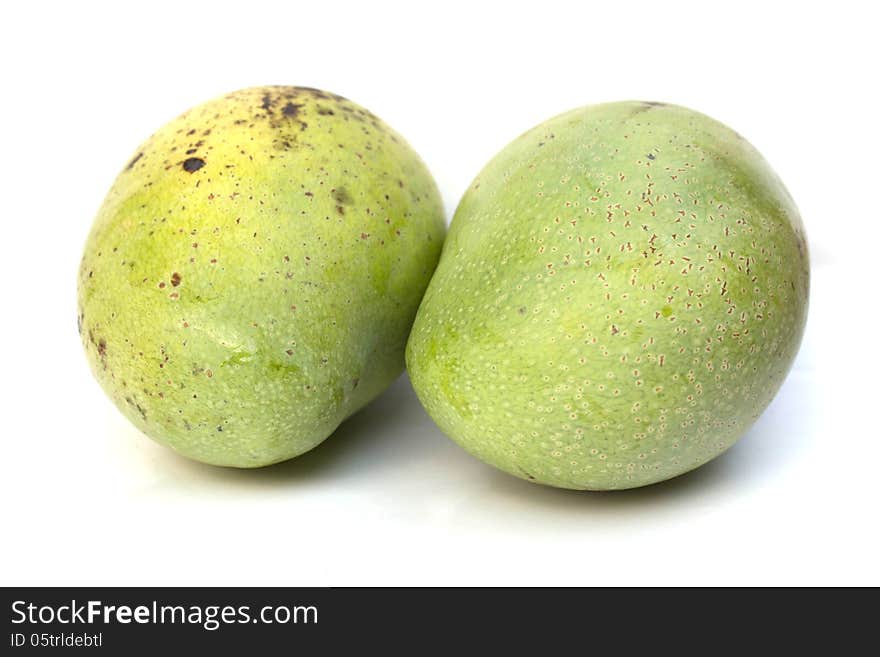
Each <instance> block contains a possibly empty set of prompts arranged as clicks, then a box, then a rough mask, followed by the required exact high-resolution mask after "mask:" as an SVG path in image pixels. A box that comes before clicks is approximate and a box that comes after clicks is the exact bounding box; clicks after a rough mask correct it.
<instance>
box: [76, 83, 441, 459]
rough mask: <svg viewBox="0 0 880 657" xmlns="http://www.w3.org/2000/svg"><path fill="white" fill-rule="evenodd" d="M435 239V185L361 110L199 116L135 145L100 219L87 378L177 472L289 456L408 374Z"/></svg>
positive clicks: (435, 254)
mask: <svg viewBox="0 0 880 657" xmlns="http://www.w3.org/2000/svg"><path fill="white" fill-rule="evenodd" d="M444 233H445V223H444V217H443V209H442V204H441V200H440V196H439V193H438V190H437V187H436V184H435V183H434V180H433V178H432V177H431V174H430V172H429V171H428V170H427V168H426V167H425V165H424V163H423V162H422V161H421V160H420V159H419V157H418V155H417V154H416V153H415V152H414V151H413V149H412V148H411V147H410V146H409V145H408V144H407V143H406V141H405V140H404V139H403V137H401V136H400V135H399V134H397V133H396V132H394V130H392V129H391V128H390V127H389V126H388V125H386V124H385V123H383V122H382V121H381V120H380V119H379V118H377V117H376V116H375V115H373V114H372V113H371V112H369V111H368V110H366V109H364V108H363V107H360V106H359V105H357V104H355V103H353V102H351V101H349V100H347V99H345V98H343V97H341V96H338V95H336V94H332V93H329V92H325V91H321V90H318V89H310V88H304V87H289V86H272V87H257V88H251V89H244V90H241V91H237V92H234V93H231V94H228V95H225V96H223V97H220V98H217V99H214V100H211V101H209V102H207V103H204V104H202V105H199V106H197V107H195V108H193V109H191V110H189V111H188V112H186V113H184V114H183V115H181V116H179V117H178V118H176V119H174V120H173V121H171V122H170V123H168V124H167V125H165V126H164V127H162V128H161V129H160V130H159V131H158V132H156V133H155V134H154V135H153V136H152V137H150V138H149V139H148V140H147V141H146V142H145V143H144V144H142V145H141V146H140V147H139V148H138V149H137V150H136V151H135V152H134V154H132V156H131V157H130V158H129V160H128V161H127V163H126V164H125V166H124V168H123V170H122V171H121V173H120V174H119V176H118V178H117V179H116V181H115V182H114V184H113V186H112V188H111V189H110V191H109V193H108V194H107V197H106V199H105V201H104V203H103V205H102V207H101V208H100V211H99V212H98V215H97V218H96V219H95V221H94V225H93V226H92V229H91V233H90V234H89V236H88V240H87V243H86V246H85V253H84V255H83V258H82V262H81V266H80V269H79V277H78V306H79V308H78V312H79V317H78V320H79V328H80V333H81V336H82V342H83V345H84V346H85V351H86V354H87V357H88V361H89V363H90V365H91V368H92V370H93V372H94V374H95V376H96V377H97V379H98V381H99V383H100V384H101V386H102V387H103V389H104V390H105V392H106V393H107V394H108V395H109V397H110V398H111V399H112V400H113V402H114V403H115V404H116V406H118V407H119V409H120V410H121V411H122V412H123V413H124V414H125V415H126V416H127V417H128V418H129V419H130V420H131V421H132V422H133V423H134V424H135V425H136V426H137V427H138V428H139V429H141V430H142V431H143V432H144V433H146V434H147V435H148V436H150V437H151V438H153V439H155V440H157V441H158V442H160V443H162V444H164V445H167V446H169V447H171V448H173V449H175V450H176V451H178V452H179V453H181V454H183V455H184V456H187V457H189V458H192V459H196V460H199V461H204V462H206V463H211V464H217V465H225V466H236V467H256V466H263V465H267V464H271V463H275V462H278V461H283V460H285V459H289V458H291V457H295V456H297V455H299V454H302V453H303V452H306V451H308V450H310V449H312V448H313V447H315V446H316V445H317V444H319V443H320V442H321V441H323V440H324V439H325V438H327V437H328V436H329V435H330V434H331V433H332V432H333V431H334V429H336V427H337V426H338V425H339V424H340V423H341V422H342V421H343V420H344V419H345V418H346V417H348V416H350V415H351V414H352V413H354V412H355V411H357V410H358V409H359V408H361V407H363V406H364V405H365V404H367V403H368V402H369V401H370V400H372V399H373V398H375V397H376V396H377V395H378V394H379V393H381V392H382V391H383V390H384V389H385V388H386V387H387V386H388V385H389V384H390V383H391V382H392V381H393V380H394V379H395V378H396V377H397V376H398V375H399V374H400V372H401V371H402V370H403V366H404V347H405V344H406V339H407V335H408V333H409V330H410V327H411V325H412V321H413V318H414V317H415V313H416V310H417V308H418V304H419V302H420V300H421V297H422V294H423V292H424V290H425V288H426V286H427V284H428V281H429V279H430V277H431V275H432V273H433V271H434V268H435V266H436V264H437V260H438V258H439V254H440V250H441V247H442V244H443V238H444Z"/></svg>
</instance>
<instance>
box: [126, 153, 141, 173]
mask: <svg viewBox="0 0 880 657" xmlns="http://www.w3.org/2000/svg"><path fill="white" fill-rule="evenodd" d="M143 156H144V154H143V153H138V154H137V155H135V156H134V157H133V158H132V159H131V162H129V163H128V166H127V167H125V170H126V171H131V169H132V167H133V166H134V165H135V164H137V161H138V160H139V159H141V158H142V157H143Z"/></svg>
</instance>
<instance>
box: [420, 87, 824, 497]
mask: <svg viewBox="0 0 880 657" xmlns="http://www.w3.org/2000/svg"><path fill="white" fill-rule="evenodd" d="M808 288H809V264H808V255H807V247H806V242H805V238H804V232H803V227H802V224H801V220H800V218H799V214H798V211H797V209H796V207H795V204H794V202H793V201H792V199H791V197H790V196H789V194H788V192H787V191H786V189H785V187H784V186H783V184H782V183H781V181H780V180H779V178H778V177H777V176H776V175H775V174H774V172H773V171H772V170H771V169H770V167H769V165H768V164H767V162H766V161H765V160H764V159H763V158H762V157H761V155H760V154H759V153H758V152H757V151H756V150H755V149H754V148H753V147H752V146H751V145H750V144H749V143H748V142H746V141H745V140H744V139H743V138H742V137H741V136H740V135H738V134H737V133H736V132H734V131H733V130H730V129H729V128H727V127H725V126H724V125H722V124H720V123H718V122H717V121H714V120H712V119H711V118H709V117H707V116H705V115H702V114H699V113H697V112H694V111H691V110H688V109H685V108H683V107H678V106H671V105H665V104H661V103H647V102H621V103H610V104H604V105H595V106H589V107H584V108H580V109H576V110H574V111H571V112H568V113H566V114H562V115H561V116H558V117H556V118H554V119H551V120H549V121H547V122H546V123H544V124H542V125H540V126H538V127H536V128H534V129H532V130H530V131H529V132H527V133H525V134H524V135H522V136H521V137H519V138H518V139H517V140H515V141H514V142H513V143H511V144H510V145H509V146H507V147H506V148H505V149H504V150H503V151H501V153H499V154H498V155H497V156H496V157H495V158H494V159H493V160H492V161H491V162H490V163H489V164H488V165H487V166H486V168H485V169H484V170H483V171H482V172H481V173H480V174H479V176H478V177H477V178H476V179H475V180H474V182H473V184H472V185H471V187H470V188H469V190H468V191H467V193H466V194H465V196H464V197H463V199H462V201H461V203H460V205H459V207H458V209H457V211H456V214H455V217H454V219H453V221H452V224H451V227H450V231H449V235H448V237H447V241H446V244H445V245H444V249H443V254H442V256H441V259H440V264H439V266H438V268H437V271H436V273H435V275H434V277H433V279H432V281H431V284H430V285H429V287H428V290H427V292H426V294H425V298H424V299H423V301H422V304H421V307H420V309H419V312H418V315H417V318H416V321H415V324H414V326H413V331H412V333H411V335H410V339H409V343H408V346H407V365H408V369H409V373H410V377H411V380H412V383H413V386H414V387H415V390H416V392H417V393H418V396H419V398H420V399H421V401H422V403H423V404H424V405H425V407H426V409H427V410H428V412H429V414H430V415H431V416H432V417H433V418H434V420H435V421H436V422H437V423H438V425H439V426H440V427H441V428H442V429H443V431H444V432H445V433H447V434H448V435H449V436H450V437H451V438H453V439H454V440H455V441H456V442H458V443H459V444H460V445H461V446H462V447H464V448H465V449H466V450H468V451H469V452H470V453H472V454H474V455H475V456H477V457H478V458H480V459H482V460H484V461H485V462H487V463H490V464H492V465H494V466H496V467H497V468H500V469H501V470H504V471H505V472H508V473H510V474H512V475H515V476H517V477H521V478H523V479H526V480H529V481H533V482H537V483H542V484H547V485H551V486H557V487H561V488H572V489H590V490H614V489H626V488H634V487H638V486H644V485H647V484H652V483H655V482H659V481H663V480H665V479H669V478H671V477H675V476H676V475H680V474H682V473H684V472H687V471H689V470H692V469H693V468H696V467H698V466H700V465H702V464H704V463H706V462H707V461H709V460H710V459H713V458H714V457H716V456H718V455H719V454H721V453H722V452H723V451H725V450H726V449H727V448H729V447H730V446H731V445H732V444H733V443H734V442H735V441H736V440H737V439H738V438H739V437H740V436H741V435H742V434H743V433H744V432H745V431H746V429H747V428H748V427H749V426H750V425H751V424H752V423H753V421H754V420H755V419H756V418H757V417H758V416H759V414H760V413H761V412H762V411H763V410H764V409H765V408H766V406H767V405H768V403H769V402H770V400H771V399H772V398H773V396H774V395H775V394H776V392H777V390H778V389H779V386H780V385H781V383H782V381H783V379H784V377H785V376H786V374H787V372H788V370H789V368H790V366H791V363H792V360H793V359H794V357H795V354H796V352H797V349H798V346H799V344H800V340H801V336H802V333H803V329H804V323H805V320H806V313H807V299H808Z"/></svg>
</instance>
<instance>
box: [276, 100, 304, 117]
mask: <svg viewBox="0 0 880 657" xmlns="http://www.w3.org/2000/svg"><path fill="white" fill-rule="evenodd" d="M300 107H302V104H300V103H292V102H288V103H287V104H286V105H285V106H284V107H282V108H281V113H282V114H284V116H289V117H291V118H293V117H295V116H296V115H297V114H298V113H299V108H300Z"/></svg>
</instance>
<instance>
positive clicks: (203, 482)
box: [0, 0, 880, 585]
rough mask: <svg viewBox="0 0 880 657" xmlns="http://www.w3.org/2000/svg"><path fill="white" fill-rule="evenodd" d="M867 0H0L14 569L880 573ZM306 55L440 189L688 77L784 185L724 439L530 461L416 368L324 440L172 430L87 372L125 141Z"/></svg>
mask: <svg viewBox="0 0 880 657" xmlns="http://www.w3.org/2000/svg"><path fill="white" fill-rule="evenodd" d="M870 6H871V5H870V3H848V2H840V1H838V2H835V3H833V4H829V5H827V6H824V3H791V5H789V6H787V7H786V6H785V5H784V4H782V3H779V4H778V5H777V4H776V3H771V2H761V3H748V2H738V3H680V2H670V1H664V2H639V3H635V2H630V3H627V2H614V1H611V0H605V1H603V2H596V3H588V2H570V3H560V2H551V1H548V0H540V1H536V2H531V3H498V4H497V5H496V4H494V3H493V4H491V5H490V4H482V3H478V2H468V3H462V4H461V5H458V4H456V3H452V2H442V3H436V4H433V3H417V2H411V3H401V4H399V5H395V4H389V3H383V2H362V3H350V4H342V3H334V2H330V1H329V0H313V1H312V2H308V3H298V2H290V1H288V2H278V3H274V4H269V3H263V2H258V1H256V0H248V1H247V2H237V3H232V4H228V5H227V4H223V3H219V2H213V3H200V2H192V1H190V0H187V1H185V2H184V1H178V2H173V3H164V2H138V3H122V2H117V3H112V4H111V3H108V4H107V5H97V4H93V3H87V2H64V3H62V2H59V3H57V4H48V3H43V2H19V3H14V2H7V3H3V5H2V9H0V62H2V64H0V66H2V69H0V70H2V82H3V84H2V87H0V94H2V101H0V149H2V150H0V195H2V196H0V236H2V253H0V266H2V278H0V284H2V288H0V289H2V292H0V293H2V299H3V304H2V321H0V338H2V340H0V345H2V356H0V382H2V388H3V390H2V397H0V398H2V415H0V434H2V438H0V440H2V459H0V468H2V474H0V486H2V489H0V505H2V517H0V526H2V530H0V531H2V533H3V538H2V540H0V583H2V584H4V585H12V584H20V585H50V584H94V585H99V584H101V585H135V584H149V585H173V584H179V585H196V584H206V585H207V584H211V585H222V584H236V585H244V584H251V585H327V584H333V585H340V584H579V585H588V584H873V585H877V584H880V567H878V553H880V541H878V508H877V507H878V501H880V494H878V479H880V431H878V408H880V404H878V403H877V391H878V389H880V386H878V381H877V377H878V367H877V365H878V356H877V353H878V347H880V335H878V323H877V321H876V320H877V305H878V296H880V289H878V287H880V286H878V279H877V267H878V247H880V231H878V225H880V211H878V203H880V139H878V132H877V126H878V108H880V105H878V102H877V101H878V98H877V88H878V87H877V81H878V73H877V65H878V63H880V53H878V47H877V45H876V44H877V42H878V36H877V33H876V26H877V24H878V23H877V20H876V18H875V17H872V16H870V15H869V14H868V11H869V10H868V9H866V8H868V7H870ZM267 83H274V84H299V85H306V86H314V87H321V88H324V89H328V90H331V91H334V92H336V93H340V94H342V95H345V96H347V97H349V98H351V99H353V100H355V101H356V102H358V103H360V104H362V105H364V106H366V107H368V108H370V109H371V110H373V111H374V112H375V113H377V114H379V115H380V116H382V117H383V118H384V119H385V120H386V121H387V122H388V123H390V124H391V125H392V126H394V127H395V128H396V129H397V130H398V131H399V132H401V133H402V134H403V135H405V136H406V137H407V139H408V140H409V141H410V143H411V144H412V145H413V146H414V147H415V149H416V150H417V151H418V152H419V153H420V154H421V155H422V157H423V158H424V159H425V161H426V162H427V164H428V166H429V167H430V168H431V170H432V171H433V173H434V175H435V177H436V179H437V181H438V184H439V185H440V188H441V190H442V192H443V197H444V201H445V203H446V208H447V214H448V215H449V216H451V215H452V211H453V210H454V208H455V205H456V203H457V200H458V198H459V196H460V195H461V194H462V192H463V191H464V189H465V188H466V186H467V185H468V183H469V181H470V180H471V178H472V177H473V176H474V175H475V174H476V173H477V171H478V170H479V169H480V168H481V167H482V166H483V164H485V162H486V161H487V160H488V159H489V158H490V157H491V156H492V155H493V154H494V153H495V152H497V151H498V150H499V149H500V148H501V147H503V146H504V145H505V144H506V143H507V142H508V141H510V140H511V139H513V138H514V137H516V136H517V135H518V134H519V133H521V132H523V131H524V130H526V129H527V128H530V127H531V126H532V125H534V124H536V123H538V122H540V121H543V120H544V119H546V118H549V117H550V116H553V115H555V114H558V113H560V112H562V111H564V110H566V109H569V108H572V107H576V106H579V105H584V104H589V103H595V102H602V101H610V100H621V99H631V98H637V99H650V100H661V101H668V102H674V103H679V104H683V105H687V106H690V107H693V108H695V109H698V110H701V111H703V112H705V113H707V114H710V115H712V116H714V117H716V118H718V119H720V120H722V121H724V122H725V123H727V124H729V125H730V126H732V127H733V128H735V129H736V130H737V131H739V132H741V133H742V134H744V135H745V136H746V137H747V138H748V139H749V140H750V141H752V143H753V144H755V145H756V146H757V147H758V148H759V149H760V150H761V151H762V152H763V153H764V155H765V156H766V157H767V159H768V160H769V161H770V162H771V163H772V164H773V166H774V167H775V168H776V170H777V171H778V173H779V174H780V175H781V177H782V178H783V180H784V181H785V182H786V184H787V185H788V187H789V189H790V191H791V192H792V194H793V196H794V197H795V199H796V200H797V201H798V204H799V206H800V208H801V211H802V214H803V217H804V221H805V223H806V226H807V230H808V235H809V239H810V247H811V251H812V261H813V263H812V264H813V291H812V299H811V307H810V317H809V322H808V327H807V333H806V337H805V339H804V343H803V347H802V349H801V352H800V355H799V356H798V358H797V361H796V363H795V366H794V369H793V371H792V372H791V375H790V376H789V378H788V380H787V381H786V383H785V385H784V386H783V388H782V390H781V392H780V393H779V395H778V397H777V398H776V400H775V401H774V402H773V404H772V405H771V406H770V408H769V409H768V410H767V412H766V413H765V414H764V416H763V417H762V418H761V419H760V420H759V421H758V423H757V425H755V427H754V428H753V429H752V430H751V431H750V432H749V433H748V434H747V435H746V436H745V437H744V438H743V439H742V440H741V441H740V442H739V443H738V444H737V445H736V446H735V447H734V448H733V449H732V450H731V451H730V452H728V453H727V454H726V455H724V456H723V457H721V458H719V459H717V460H716V461H715V462H713V463H711V464H710V465H708V466H706V467H704V468H702V469H700V470H698V471H697V472H695V473H692V474H690V475H687V476H684V477H680V478H679V479H676V480H673V481H671V482H669V483H666V484H660V485H657V486H652V487H649V488H645V489H641V490H635V491H630V492H623V493H611V494H607V493H606V494H597V493H577V492H567V491H560V490H553V489H550V488H542V487H538V486H535V485H531V484H528V483H526V482H523V481H520V480H517V479H514V478H511V477H509V476H507V475H504V474H501V473H499V472H496V471H494V470H492V469H491V468H489V467H488V466H484V465H483V464H481V463H480V462H478V461H476V460H474V459H473V458H471V457H470V456H468V455H467V454H466V453H465V452H464V451H462V450H461V449H459V448H458V447H457V446H455V445H454V444H453V443H452V442H451V441H449V440H448V439H447V438H445V437H444V436H443V435H442V434H441V433H440V431H439V430H438V429H437V428H436V427H435V426H434V425H433V423H432V422H431V421H430V419H429V418H428V417H427V416H426V415H425V413H424V412H423V411H422V409H421V407H420V405H419V404H418V401H417V400H416V398H415V395H414V393H413V392H412V389H411V388H410V385H409V382H408V380H407V379H406V377H405V376H404V377H402V378H401V379H400V380H398V381H397V383H395V384H394V385H393V386H392V387H391V389H390V390H389V391H388V392H387V393H386V394H385V395H384V396H383V397H381V398H380V399H379V400H378V401H377V402H375V403H374V404H373V405H372V406H370V407H368V408H367V409H366V410H364V411H363V412H362V413H360V414H359V415H357V416H356V417H354V418H352V419H351V420H350V421H348V422H346V423H345V424H344V425H343V426H342V427H341V428H340V429H339V430H338V431H337V434H336V435H334V436H333V437H331V438H330V439H329V440H328V441H327V442H326V443H324V444H323V445H322V446H320V447H318V448H317V449H316V450H314V452H312V453H310V454H307V455H305V456H303V457H301V458H299V459H296V460H294V461H291V462H288V463H286V464H282V465H279V466H275V467H272V468H268V469H264V470H261V471H236V470H225V469H220V468H214V467H210V466H205V465H200V464H197V463H192V462H188V461H185V460H183V459H182V458H180V457H178V456H176V455H175V454H173V453H172V452H170V451H168V450H165V449H163V448H161V447H159V446H157V445H155V444H153V443H152V442H151V441H150V440H148V439H147V438H145V437H143V436H142V435H140V434H139V433H138V432H137V431H136V430H135V429H134V428H132V427H131V426H130V425H129V424H128V423H127V421H126V420H125V419H124V418H123V417H122V416H121V415H120V414H119V413H118V412H117V411H116V410H115V408H114V407H113V406H112V405H111V403H110V402H109V401H108V400H107V399H106V398H105V397H104V395H103V393H102V392H101V390H100V389H99V388H98V385H97V384H96V383H95V382H94V381H93V379H92V378H91V375H90V373H89V371H88V368H87V365H86V361H85V358H84V357H83V354H82V350H81V347H80V344H79V339H78V336H77V331H76V320H75V284H76V269H77V264H78V261H79V257H80V250H81V248H82V245H83V242H84V240H85V237H86V234H87V232H88V230H89V226H90V223H91V221H92V218H93V217H94V214H95V212H96V210H97V208H98V206H99V204H100V202H101V200H102V198H103V196H104V194H105V193H106V191H107V189H108V188H109V186H110V184H111V182H112V181H113V179H114V177H115V176H116V174H117V173H118V171H119V170H120V169H121V167H122V166H123V165H124V164H125V163H126V162H127V161H128V159H129V158H130V156H131V154H132V152H133V151H134V149H135V148H136V146H137V145H138V144H139V143H140V142H141V141H142V140H143V139H144V138H146V137H147V136H148V135H149V134H150V133H152V132H153V131H154V130H155V129H156V128H158V127H159V126H160V125H161V124H162V123H164V122H165V121H167V120H169V119H171V118H173V117H174V116H176V115H177V114H179V113H180V112H181V111H183V110H185V109H187V108H188V107H190V106H192V105H195V104H197V103H199V102H202V101H204V100H207V99H209V98H211V97H214V96H216V95H218V94H221V93H224V92H226V91H230V90H233V89H236V88H240V87H246V86H251V85H258V84H267Z"/></svg>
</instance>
